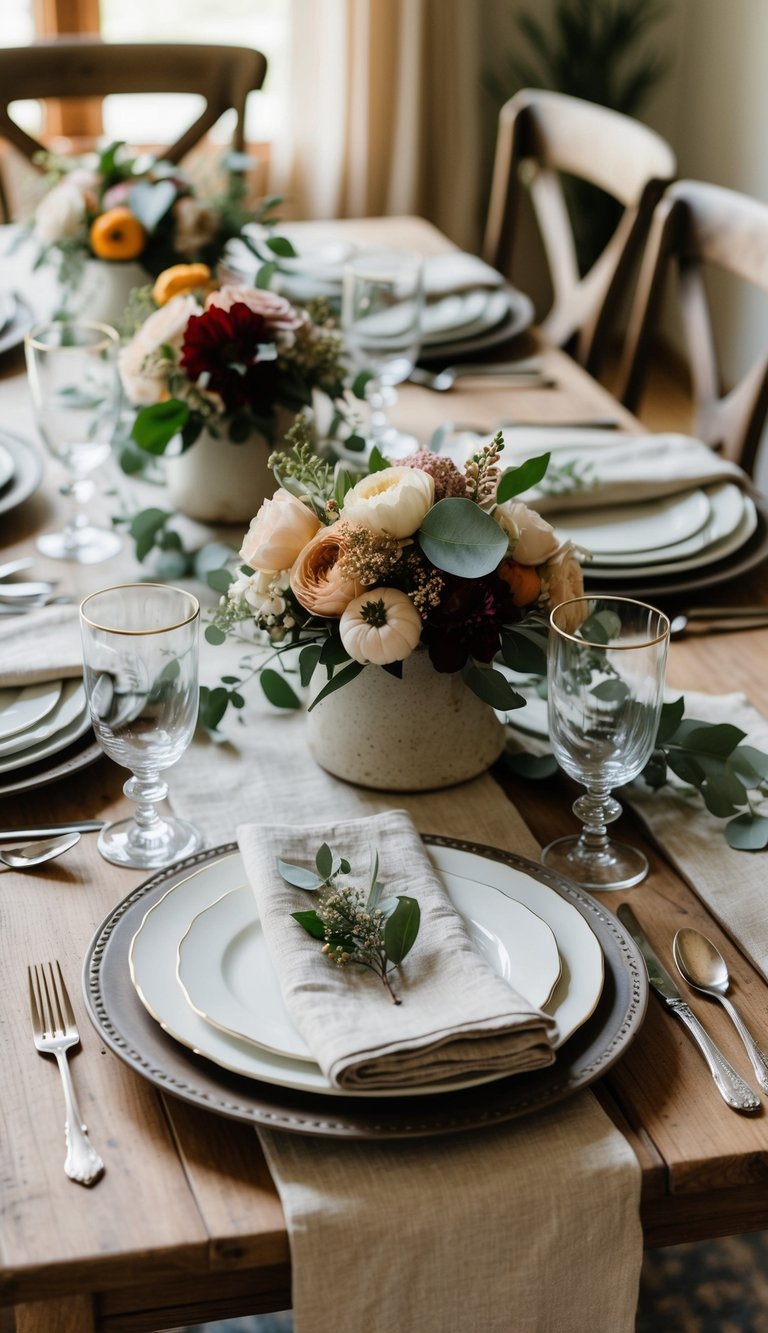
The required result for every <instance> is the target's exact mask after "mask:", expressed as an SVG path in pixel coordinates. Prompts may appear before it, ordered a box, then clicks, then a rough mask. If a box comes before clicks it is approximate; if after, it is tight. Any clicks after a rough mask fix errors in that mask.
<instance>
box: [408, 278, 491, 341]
mask: <svg viewBox="0 0 768 1333" xmlns="http://www.w3.org/2000/svg"><path fill="white" fill-rule="evenodd" d="M508 313H509V297H508V295H507V293H506V292H505V291H503V290H502V291H495V292H489V291H487V290H486V289H482V290H480V291H474V292H459V293H456V294H454V295H453V296H444V297H442V298H441V299H440V300H438V301H432V302H430V303H429V304H428V305H426V306H425V307H424V313H423V315H422V319H421V327H422V344H423V346H424V347H437V346H440V345H441V344H442V343H453V342H455V341H456V339H457V338H461V339H466V338H475V337H477V336H478V335H480V334H483V333H487V332H489V330H491V329H495V328H496V326H497V325H498V324H501V323H502V321H503V320H504V319H505V318H506V316H507V314H508Z"/></svg>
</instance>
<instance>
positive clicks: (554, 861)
mask: <svg viewBox="0 0 768 1333" xmlns="http://www.w3.org/2000/svg"><path fill="white" fill-rule="evenodd" d="M668 644H669V621H668V619H667V617H666V616H665V615H664V614H663V613H662V612H661V611H657V610H655V608H654V607H652V606H646V605H645V603H644V602H636V601H632V600H630V599H629V598H625V597H578V598H574V599H572V600H571V601H568V602H562V603H561V604H560V606H556V607H555V609H554V610H553V611H552V614H551V616H550V636H549V644H548V652H547V680H548V713H549V734H550V739H551V742H552V749H553V751H554V755H555V758H556V759H557V762H558V763H559V764H560V767H561V768H563V769H565V772H566V773H567V774H568V775H569V776H570V777H572V778H575V779H576V781H577V782H581V783H582V784H583V785H584V786H585V787H586V789H587V790H586V792H585V793H584V795H583V796H580V797H579V798H578V800H577V801H576V802H575V803H574V806H573V810H574V814H576V815H578V817H579V819H580V820H581V821H582V823H583V825H584V827H583V829H582V831H581V833H580V834H579V835H578V836H572V837H568V838H557V839H556V840H555V841H554V842H551V843H550V844H549V846H547V847H545V848H544V850H543V852H542V853H541V859H542V861H543V862H544V864H545V865H547V866H551V867H552V869H553V870H559V871H562V872H563V873H564V874H566V875H568V876H569V877H570V878H571V879H574V880H576V881H577V883H579V884H583V885H584V886H585V887H586V888H592V889H626V888H629V887H630V885H632V884H639V883H640V881H641V880H642V879H644V878H645V876H646V875H647V873H648V861H647V859H646V857H645V856H644V855H643V853H642V852H641V851H640V850H639V849H638V848H636V847H630V846H628V845H627V844H626V843H622V842H615V841H614V840H613V839H611V838H609V837H608V832H607V825H608V824H610V823H612V822H613V820H615V819H618V817H619V815H620V814H621V806H620V804H619V802H618V801H616V800H614V798H613V797H612V796H611V790H612V788H614V787H621V786H623V785H624V784H625V783H627V782H631V781H632V779H633V778H636V777H637V776H638V774H639V773H641V772H642V769H643V768H644V767H645V764H646V763H647V761H648V759H649V758H650V755H651V752H652V750H653V747H654V742H655V739H656V730H657V727H658V722H659V714H660V712H661V705H662V702H663V691H664V670H665V665H666V658H667V647H668Z"/></svg>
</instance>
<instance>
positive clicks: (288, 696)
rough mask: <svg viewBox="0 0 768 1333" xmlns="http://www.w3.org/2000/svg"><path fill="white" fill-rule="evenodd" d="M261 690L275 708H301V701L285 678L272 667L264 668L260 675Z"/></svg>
mask: <svg viewBox="0 0 768 1333" xmlns="http://www.w3.org/2000/svg"><path fill="white" fill-rule="evenodd" d="M259 680H260V682H261V688H262V689H263V691H264V693H265V695H266V696H267V698H268V699H269V702H270V703H271V704H274V705H275V708H301V700H300V699H299V698H298V696H297V695H296V693H295V691H294V690H293V689H292V687H291V686H290V685H289V684H288V681H287V680H286V679H285V676H284V675H283V674H282V672H280V671H274V670H273V668H272V667H264V669H263V671H261V672H260V674H259Z"/></svg>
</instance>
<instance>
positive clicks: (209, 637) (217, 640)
mask: <svg viewBox="0 0 768 1333" xmlns="http://www.w3.org/2000/svg"><path fill="white" fill-rule="evenodd" d="M226 638H227V636H226V634H225V633H224V631H223V630H221V629H219V627H218V625H206V627H205V641H206V643H213V644H216V645H218V644H222V643H224V642H225V641H226Z"/></svg>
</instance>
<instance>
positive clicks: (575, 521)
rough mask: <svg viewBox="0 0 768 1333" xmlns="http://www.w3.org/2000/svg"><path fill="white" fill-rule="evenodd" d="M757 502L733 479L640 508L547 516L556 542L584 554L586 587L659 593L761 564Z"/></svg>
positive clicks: (762, 526)
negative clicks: (572, 544) (570, 544)
mask: <svg viewBox="0 0 768 1333" xmlns="http://www.w3.org/2000/svg"><path fill="white" fill-rule="evenodd" d="M758 503H759V498H758V497H757V496H755V497H754V498H753V496H752V495H750V494H747V493H746V492H745V491H744V490H743V489H742V488H741V487H740V486H737V485H735V484H734V483H732V482H724V483H720V484H718V485H713V486H706V487H701V488H697V489H693V490H689V491H684V492H682V493H681V494H679V495H673V496H665V497H663V498H659V499H655V500H648V501H645V502H643V503H641V504H634V505H621V506H613V507H610V508H609V507H606V508H605V509H597V508H596V509H584V510H581V511H579V512H577V513H575V512H573V511H569V512H568V513H567V514H566V513H560V514H557V513H548V514H547V518H548V519H549V521H550V522H551V523H552V524H553V525H554V527H555V529H556V530H557V533H558V535H559V536H560V537H562V538H563V539H566V538H567V539H570V540H571V541H574V542H575V543H576V544H577V545H578V546H581V547H583V548H584V549H585V550H587V551H588V552H590V554H591V559H589V560H587V561H585V564H584V579H585V583H586V584H587V586H588V588H589V589H590V591H591V590H593V589H595V588H596V587H598V586H599V587H600V588H602V589H603V590H605V591H608V590H610V591H614V592H617V593H625V592H633V593H638V594H642V595H650V594H652V593H654V594H656V595H659V596H661V595H663V594H664V593H665V592H666V593H676V592H688V591H693V590H695V589H696V588H698V587H711V586H712V584H713V583H715V582H723V581H725V580H726V579H729V578H733V577H735V575H736V574H737V573H741V572H743V570H744V568H745V567H748V568H750V567H752V566H753V565H755V564H757V563H759V562H760V561H761V560H763V559H765V557H766V554H768V548H766V522H765V514H764V513H763V512H761V510H760V509H759V508H758Z"/></svg>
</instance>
